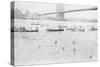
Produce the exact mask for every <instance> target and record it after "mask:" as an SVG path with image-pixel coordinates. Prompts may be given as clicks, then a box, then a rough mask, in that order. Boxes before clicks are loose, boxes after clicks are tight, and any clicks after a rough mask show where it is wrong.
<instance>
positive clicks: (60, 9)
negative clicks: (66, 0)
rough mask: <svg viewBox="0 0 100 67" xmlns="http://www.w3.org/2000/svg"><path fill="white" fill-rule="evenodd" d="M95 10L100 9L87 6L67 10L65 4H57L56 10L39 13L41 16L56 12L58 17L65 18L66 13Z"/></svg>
mask: <svg viewBox="0 0 100 67" xmlns="http://www.w3.org/2000/svg"><path fill="white" fill-rule="evenodd" d="M93 10H98V9H97V7H87V8H81V9H72V10H67V11H65V10H64V5H63V4H57V6H56V12H50V13H43V14H39V16H45V15H52V14H56V18H57V19H59V20H63V19H64V15H65V13H70V12H79V11H93Z"/></svg>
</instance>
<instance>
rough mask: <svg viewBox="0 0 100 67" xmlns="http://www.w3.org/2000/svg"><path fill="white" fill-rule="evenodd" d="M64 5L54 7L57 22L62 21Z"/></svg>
mask: <svg viewBox="0 0 100 67" xmlns="http://www.w3.org/2000/svg"><path fill="white" fill-rule="evenodd" d="M63 11H64V5H63V4H57V7H56V17H57V19H59V20H63V19H64V13H63Z"/></svg>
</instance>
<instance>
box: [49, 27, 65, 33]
mask: <svg viewBox="0 0 100 67" xmlns="http://www.w3.org/2000/svg"><path fill="white" fill-rule="evenodd" d="M47 31H50V32H57V31H64V29H62V28H61V26H59V28H58V29H47Z"/></svg>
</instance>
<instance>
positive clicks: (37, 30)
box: [22, 27, 39, 32]
mask: <svg viewBox="0 0 100 67" xmlns="http://www.w3.org/2000/svg"><path fill="white" fill-rule="evenodd" d="M22 32H39V29H38V27H36V29H35V30H22Z"/></svg>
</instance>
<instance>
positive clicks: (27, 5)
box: [15, 1, 95, 13]
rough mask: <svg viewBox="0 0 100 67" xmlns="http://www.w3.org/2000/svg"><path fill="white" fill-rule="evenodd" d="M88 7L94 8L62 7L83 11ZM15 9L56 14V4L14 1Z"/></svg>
mask: <svg viewBox="0 0 100 67" xmlns="http://www.w3.org/2000/svg"><path fill="white" fill-rule="evenodd" d="M88 7H95V6H83V5H71V4H66V5H64V10H71V9H83V8H88ZM15 8H18V9H20V10H21V11H22V12H25V11H26V10H28V11H30V12H33V13H34V12H38V13H48V12H56V4H51V3H40V2H39V3H38V2H30V1H15Z"/></svg>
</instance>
